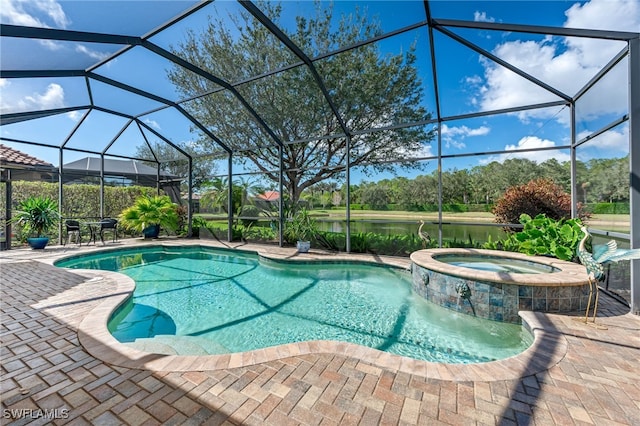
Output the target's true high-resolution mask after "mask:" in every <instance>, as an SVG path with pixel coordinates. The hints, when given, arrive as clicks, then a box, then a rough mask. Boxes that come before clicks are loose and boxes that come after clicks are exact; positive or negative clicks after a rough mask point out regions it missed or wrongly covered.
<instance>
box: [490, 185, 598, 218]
mask: <svg viewBox="0 0 640 426" xmlns="http://www.w3.org/2000/svg"><path fill="white" fill-rule="evenodd" d="M578 213H579V217H581V218H585V217H587V216H588V215H587V214H586V213H585V212H583V211H582V208H581V205H578ZM493 214H494V215H495V216H496V222H498V223H516V222H517V221H518V220H520V217H521V215H522V214H525V215H528V216H530V217H535V216H537V215H539V214H543V215H545V216H546V217H548V218H549V219H554V220H559V219H567V218H570V217H571V195H570V194H567V193H566V192H564V191H563V190H562V188H560V186H558V185H556V184H555V183H554V182H553V181H552V180H549V179H544V178H543V179H535V180H532V181H530V182H528V183H526V184H525V185H518V186H514V187H511V188H509V189H507V191H506V192H505V193H504V195H503V196H502V197H501V198H500V199H499V200H498V201H497V202H496V204H495V205H494V206H493Z"/></svg>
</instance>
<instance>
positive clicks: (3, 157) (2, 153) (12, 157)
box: [0, 144, 53, 167]
mask: <svg viewBox="0 0 640 426" xmlns="http://www.w3.org/2000/svg"><path fill="white" fill-rule="evenodd" d="M0 164H2V165H21V166H50V167H53V164H51V163H47V162H46V161H42V160H40V159H39V158H36V157H32V156H31V155H29V154H25V153H24V152H21V151H18V150H17V149H13V148H10V147H8V146H6V145H2V144H0Z"/></svg>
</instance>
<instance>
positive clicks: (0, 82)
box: [0, 78, 11, 87]
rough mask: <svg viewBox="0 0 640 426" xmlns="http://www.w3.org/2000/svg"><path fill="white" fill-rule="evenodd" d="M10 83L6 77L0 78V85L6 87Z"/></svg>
mask: <svg viewBox="0 0 640 426" xmlns="http://www.w3.org/2000/svg"><path fill="white" fill-rule="evenodd" d="M10 84H11V82H10V81H9V80H7V79H6V78H0V87H7V86H9V85H10Z"/></svg>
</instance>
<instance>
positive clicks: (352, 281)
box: [56, 247, 532, 363]
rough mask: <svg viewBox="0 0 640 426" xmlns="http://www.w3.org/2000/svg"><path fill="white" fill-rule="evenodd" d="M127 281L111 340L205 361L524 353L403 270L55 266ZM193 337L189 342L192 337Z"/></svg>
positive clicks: (519, 332)
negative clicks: (148, 342) (314, 354)
mask: <svg viewBox="0 0 640 426" xmlns="http://www.w3.org/2000/svg"><path fill="white" fill-rule="evenodd" d="M56 265H57V266H60V267H68V268H87V269H105V270H110V271H119V272H121V273H124V274H126V275H128V276H130V277H131V278H132V279H134V280H135V282H136V288H135V291H134V293H133V297H132V298H131V299H130V300H129V301H128V302H127V303H125V304H124V305H123V306H121V307H120V308H119V309H118V310H117V311H116V312H115V313H114V314H113V316H112V318H111V320H110V322H109V329H110V331H111V332H112V334H113V335H114V336H115V337H116V338H117V339H118V340H119V341H121V342H134V341H136V339H146V338H156V339H161V338H163V337H164V336H167V335H175V336H190V337H191V338H193V339H194V341H203V340H204V338H206V341H207V342H209V343H208V344H205V345H200V348H202V347H204V349H205V351H206V352H208V353H212V354H214V353H234V352H243V351H248V350H253V349H259V348H264V347H270V346H274V345H280V344H285V343H291V342H300V341H310V340H338V341H346V342H351V343H356V344H359V345H364V346H369V347H371V348H376V349H380V350H383V351H387V352H391V353H395V354H399V355H404V356H407V357H411V358H415V359H421V360H426V361H433V362H446V363H472V362H486V361H492V360H496V359H503V358H507V357H510V356H513V355H516V354H518V353H520V352H522V351H524V350H525V349H526V348H527V347H528V346H530V344H531V343H532V336H531V335H530V333H528V332H527V331H525V330H524V329H523V328H522V326H520V325H516V324H507V323H500V322H494V321H489V320H484V319H480V318H475V317H472V316H469V315H465V314H460V313H457V312H454V311H451V310H448V309H445V308H441V307H439V306H436V305H434V304H432V303H430V302H428V301H425V300H424V299H422V298H421V297H419V296H417V295H416V294H414V292H413V291H412V289H411V281H410V280H411V276H410V274H409V272H408V271H404V270H400V269H397V268H391V267H381V266H376V265H373V264H370V265H369V264H362V263H345V262H341V263H329V262H313V263H311V262H310V263H294V262H286V261H278V262H275V261H270V260H266V259H264V258H261V257H259V256H257V255H256V254H253V253H239V252H237V251H234V252H231V251H229V250H222V249H209V248H203V247H181V248H163V247H152V248H144V249H136V250H135V251H133V250H118V251H110V252H102V253H95V254H91V255H86V256H78V257H73V258H68V259H63V260H61V261H58V262H56ZM196 338H197V339H196Z"/></svg>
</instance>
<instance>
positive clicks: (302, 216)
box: [285, 209, 318, 253]
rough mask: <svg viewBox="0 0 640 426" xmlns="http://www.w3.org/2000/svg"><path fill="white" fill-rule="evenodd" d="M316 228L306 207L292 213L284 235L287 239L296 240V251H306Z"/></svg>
mask: <svg viewBox="0 0 640 426" xmlns="http://www.w3.org/2000/svg"><path fill="white" fill-rule="evenodd" d="M317 228H318V227H317V224H316V221H315V220H314V219H313V218H312V217H311V216H310V215H309V212H308V211H307V209H301V210H298V212H296V213H295V214H294V215H293V217H292V218H291V221H290V222H287V226H286V228H285V237H286V238H287V239H288V240H289V241H296V246H297V248H298V252H300V253H307V252H308V251H309V249H310V248H311V239H312V238H313V237H314V236H315V235H316V233H317Z"/></svg>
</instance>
